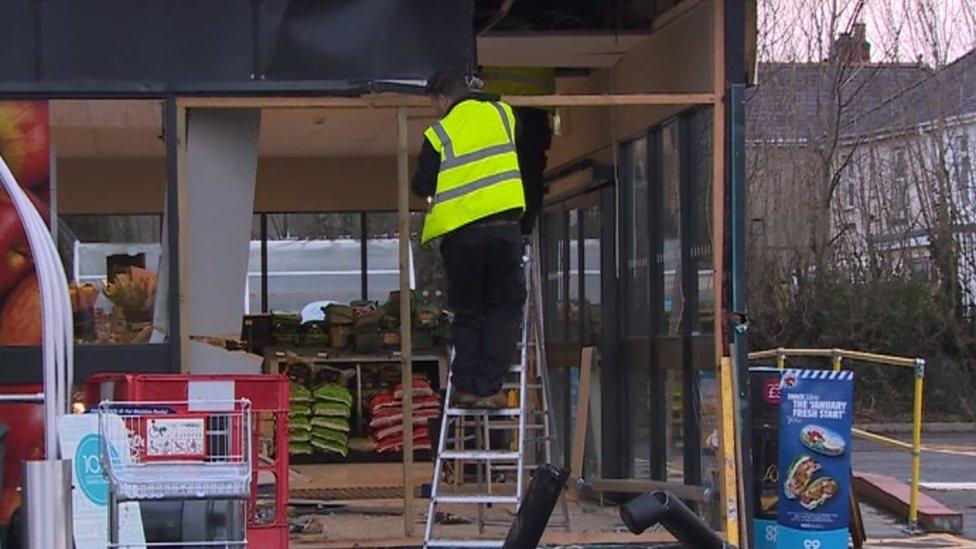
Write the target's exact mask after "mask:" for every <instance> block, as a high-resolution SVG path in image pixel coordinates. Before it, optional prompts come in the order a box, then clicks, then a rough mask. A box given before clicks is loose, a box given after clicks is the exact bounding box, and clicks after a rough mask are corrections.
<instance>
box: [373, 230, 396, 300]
mask: <svg viewBox="0 0 976 549" xmlns="http://www.w3.org/2000/svg"><path fill="white" fill-rule="evenodd" d="M366 289H367V294H368V295H367V299H370V300H372V301H378V302H380V304H383V303H385V302H386V300H387V299H389V298H390V292H392V291H394V290H399V289H400V230H399V227H397V214H396V213H395V212H390V213H372V212H371V213H367V214H366Z"/></svg>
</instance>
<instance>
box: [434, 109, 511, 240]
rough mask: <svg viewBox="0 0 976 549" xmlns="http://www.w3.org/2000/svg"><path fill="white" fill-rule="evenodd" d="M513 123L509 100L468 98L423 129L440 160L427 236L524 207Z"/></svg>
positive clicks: (437, 235) (436, 234)
mask: <svg viewBox="0 0 976 549" xmlns="http://www.w3.org/2000/svg"><path fill="white" fill-rule="evenodd" d="M489 106H490V107H491V108H488V107H489ZM514 124H515V116H514V115H513V114H512V110H511V108H510V107H508V105H505V104H503V103H500V102H484V101H478V100H465V101H462V102H461V103H458V104H457V105H456V106H455V107H454V108H453V109H451V112H450V113H448V115H447V116H446V117H445V118H444V119H443V120H441V121H439V122H437V123H435V124H434V125H433V126H431V127H430V128H428V130H427V131H426V132H424V135H425V136H426V137H427V139H428V141H429V142H430V144H431V145H432V146H433V147H434V149H435V150H436V151H437V152H438V153H440V157H441V163H440V170H439V172H438V174H437V190H436V193H435V195H434V196H433V197H432V200H431V209H430V211H429V212H428V214H427V217H426V218H425V220H424V231H423V235H422V236H421V241H422V242H427V241H429V240H431V239H434V238H437V237H439V236H442V235H444V234H446V233H448V232H451V231H453V230H455V229H457V228H459V227H462V226H464V225H467V224H468V223H471V222H472V221H477V220H478V219H482V218H484V217H488V216H490V215H494V214H496V213H500V212H503V211H509V210H515V209H520V210H524V209H525V196H524V192H523V190H522V179H521V176H520V174H519V169H518V155H517V154H516V150H515V135H514V134H515V132H514Z"/></svg>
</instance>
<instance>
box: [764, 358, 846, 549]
mask: <svg viewBox="0 0 976 549" xmlns="http://www.w3.org/2000/svg"><path fill="white" fill-rule="evenodd" d="M853 398H854V374H853V372H850V371H840V372H834V371H828V370H784V371H783V376H782V380H781V382H780V399H781V400H780V424H779V483H778V484H779V490H778V491H779V502H778V522H779V529H778V532H777V535H776V538H777V545H776V546H777V547H779V548H781V549H787V548H788V549H795V548H801V549H832V548H834V547H847V536H848V526H849V522H850V489H851V483H850V480H851V421H852V418H853V414H854V409H853V408H854V403H853Z"/></svg>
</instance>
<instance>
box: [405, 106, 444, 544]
mask: <svg viewBox="0 0 976 549" xmlns="http://www.w3.org/2000/svg"><path fill="white" fill-rule="evenodd" d="M396 114H397V183H398V185H397V188H398V189H399V197H398V198H399V200H398V206H399V207H398V208H397V216H398V218H399V219H398V221H399V226H400V356H401V360H400V369H401V383H403V535H405V536H407V537H410V536H413V531H414V524H413V523H414V516H413V486H414V482H413V389H412V387H413V360H412V358H411V356H410V355H411V353H412V352H413V342H412V341H411V339H410V335H411V334H410V328H411V324H412V323H411V316H410V301H411V299H410V297H411V296H410V157H409V145H408V143H407V137H408V134H407V132H408V131H409V128H408V127H407V109H406V108H404V107H398V108H397V111H396ZM434 482H437V479H434Z"/></svg>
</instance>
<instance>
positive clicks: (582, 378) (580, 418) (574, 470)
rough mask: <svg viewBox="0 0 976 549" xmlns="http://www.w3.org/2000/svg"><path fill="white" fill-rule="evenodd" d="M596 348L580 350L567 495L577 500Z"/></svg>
mask: <svg viewBox="0 0 976 549" xmlns="http://www.w3.org/2000/svg"><path fill="white" fill-rule="evenodd" d="M595 356H596V349H595V348H594V347H583V350H582V351H581V352H580V369H579V394H578V395H577V397H576V422H575V426H574V428H573V453H572V454H571V455H570V457H569V479H570V480H569V492H568V494H569V496H570V499H571V500H572V501H579V491H578V490H577V489H576V483H577V481H579V480H580V479H582V478H583V462H584V460H585V456H586V426H587V424H588V423H589V421H587V418H588V416H589V412H590V379H591V378H592V376H591V373H592V372H593V363H594V362H595Z"/></svg>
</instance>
